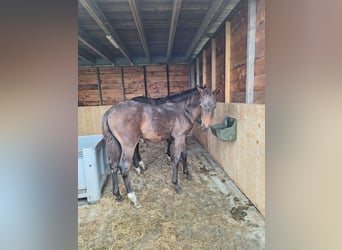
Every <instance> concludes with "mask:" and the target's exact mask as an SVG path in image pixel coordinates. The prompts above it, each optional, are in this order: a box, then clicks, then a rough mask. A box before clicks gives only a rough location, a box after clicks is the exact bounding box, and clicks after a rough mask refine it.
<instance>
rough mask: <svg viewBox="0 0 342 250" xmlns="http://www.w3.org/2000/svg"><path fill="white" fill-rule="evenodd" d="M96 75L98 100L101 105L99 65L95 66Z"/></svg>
mask: <svg viewBox="0 0 342 250" xmlns="http://www.w3.org/2000/svg"><path fill="white" fill-rule="evenodd" d="M96 77H97V86H98V90H99V101H100V105H101V106H102V105H103V104H102V90H101V78H100V69H99V67H96Z"/></svg>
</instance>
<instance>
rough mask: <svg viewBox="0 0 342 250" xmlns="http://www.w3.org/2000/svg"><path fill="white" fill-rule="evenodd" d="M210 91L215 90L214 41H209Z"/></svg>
mask: <svg viewBox="0 0 342 250" xmlns="http://www.w3.org/2000/svg"><path fill="white" fill-rule="evenodd" d="M211 89H212V90H214V89H216V39H215V38H212V39H211Z"/></svg>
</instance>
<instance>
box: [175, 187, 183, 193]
mask: <svg viewBox="0 0 342 250" xmlns="http://www.w3.org/2000/svg"><path fill="white" fill-rule="evenodd" d="M175 190H176V193H177V194H181V193H182V189H181V187H180V186H177V187H176V188H175Z"/></svg>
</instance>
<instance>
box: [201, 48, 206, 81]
mask: <svg viewBox="0 0 342 250" xmlns="http://www.w3.org/2000/svg"><path fill="white" fill-rule="evenodd" d="M206 54H207V53H206V50H205V49H204V50H203V52H202V57H203V58H202V59H203V65H202V67H203V70H202V72H203V74H202V86H204V85H205V84H206V83H207V55H206Z"/></svg>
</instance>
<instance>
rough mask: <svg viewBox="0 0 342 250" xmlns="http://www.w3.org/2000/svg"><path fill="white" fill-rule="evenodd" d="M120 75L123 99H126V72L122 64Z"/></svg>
mask: <svg viewBox="0 0 342 250" xmlns="http://www.w3.org/2000/svg"><path fill="white" fill-rule="evenodd" d="M120 77H121V90H122V100H123V101H124V100H126V94H125V82H124V72H123V67H122V66H120Z"/></svg>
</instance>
